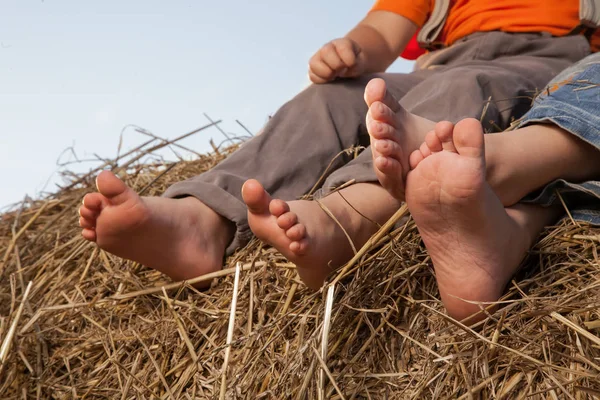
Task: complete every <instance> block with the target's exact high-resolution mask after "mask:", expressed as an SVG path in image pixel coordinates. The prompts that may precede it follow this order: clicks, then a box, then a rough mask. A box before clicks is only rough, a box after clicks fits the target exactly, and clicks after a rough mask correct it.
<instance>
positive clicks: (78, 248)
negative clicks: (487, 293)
mask: <svg viewBox="0 0 600 400" xmlns="http://www.w3.org/2000/svg"><path fill="white" fill-rule="evenodd" d="M233 149H234V148H229V149H228V150H225V151H217V152H216V153H214V154H210V155H203V156H201V157H199V158H198V159H196V160H195V161H188V162H183V161H182V162H178V163H162V162H155V161H153V162H141V161H139V160H140V159H141V157H139V155H140V153H143V151H142V147H140V148H139V149H138V151H134V152H131V153H130V154H128V157H129V158H125V159H121V160H119V161H118V162H117V161H116V160H114V161H111V162H108V163H107V165H112V166H113V167H116V166H117V164H119V165H121V168H117V169H118V170H119V171H120V175H121V177H122V178H123V179H124V180H125V181H126V183H127V184H129V185H131V186H132V187H134V188H135V189H136V190H138V191H141V190H144V191H145V192H146V194H148V195H158V194H160V193H162V191H163V190H164V189H165V188H166V187H167V186H169V185H170V184H172V183H174V182H176V181H180V180H182V179H185V178H187V177H191V176H194V175H197V174H199V173H201V172H203V171H206V170H208V169H209V168H211V167H213V166H214V165H216V164H217V163H218V162H219V161H221V160H222V159H223V158H224V157H225V156H226V155H227V154H229V153H230V152H231V151H232V150H233ZM123 167H125V168H123ZM93 177H94V174H87V175H82V176H75V175H72V176H71V183H70V184H68V185H67V186H65V187H64V188H63V189H62V190H60V191H59V192H57V193H55V194H54V195H51V196H49V197H48V198H46V199H44V200H36V201H28V202H26V203H24V204H23V205H22V206H21V207H20V208H18V209H15V210H12V211H9V212H6V213H4V214H3V215H1V216H0V257H1V258H0V296H1V301H0V338H1V339H2V342H3V344H4V346H3V349H4V352H2V349H0V357H2V358H3V359H2V360H1V361H2V364H1V370H0V393H2V398H7V399H8V398H15V399H16V398H27V397H36V398H71V397H73V398H79V397H85V398H90V399H96V398H111V399H132V398H177V399H179V398H182V399H196V398H200V399H203V398H211V399H212V398H218V397H219V392H220V385H221V382H222V380H223V379H224V380H225V385H226V388H227V389H226V393H223V394H224V395H225V396H224V397H223V398H252V399H254V398H257V399H260V398H276V399H283V398H293V399H303V398H306V399H313V398H347V399H349V398H373V399H378V398H394V399H395V398H397V399H406V398H414V399H425V398H461V399H468V398H523V397H526V396H529V397H530V398H532V399H535V398H565V399H566V398H569V399H585V398H593V397H596V396H600V379H599V377H600V376H599V374H600V337H599V333H600V266H599V259H598V250H597V246H598V243H599V242H600V230H599V229H594V228H591V227H589V226H586V225H576V224H573V223H571V222H569V221H563V222H562V223H561V224H560V225H559V226H556V227H552V228H550V229H548V230H547V232H545V233H544V235H542V237H541V240H540V241H539V243H538V244H537V246H536V247H535V248H534V249H533V250H532V251H531V252H530V257H529V258H528V260H527V261H526V262H525V264H524V265H525V268H524V269H523V271H524V272H523V273H521V276H519V278H518V279H515V280H513V281H512V282H511V283H510V285H509V288H508V290H507V293H506V295H505V297H504V298H503V299H502V301H503V302H504V304H505V307H503V308H501V309H500V310H499V311H497V312H495V313H494V314H493V315H490V316H489V318H488V319H487V320H486V321H484V322H482V323H480V324H478V325H477V326H475V327H471V328H469V327H466V326H464V325H462V324H460V323H459V322H457V321H453V320H451V319H449V318H448V317H447V316H446V315H445V314H444V311H443V307H442V304H441V303H440V301H439V299H438V292H437V288H436V284H435V280H434V278H433V269H432V266H431V263H430V260H429V257H428V255H427V253H426V251H425V248H424V247H423V245H422V243H421V240H420V238H419V235H418V232H417V230H416V227H415V225H414V224H413V222H412V221H411V220H410V219H409V220H407V222H406V223H405V224H404V225H403V226H402V227H400V228H398V229H396V230H392V231H390V232H389V233H388V234H382V235H380V236H379V237H378V239H377V240H375V241H374V243H371V245H370V246H369V247H368V249H365V250H366V251H365V252H364V254H362V255H361V256H360V257H357V259H356V262H355V263H353V264H351V265H349V267H348V268H346V269H344V270H343V271H342V272H341V273H340V274H339V275H338V276H337V277H336V278H335V279H336V281H337V283H336V285H335V291H334V293H333V300H334V301H333V303H332V304H333V305H332V307H331V309H330V310H329V311H330V312H326V301H325V298H324V297H325V291H322V292H319V293H312V292H310V291H308V290H307V289H306V288H304V286H303V285H302V284H301V283H300V282H299V281H298V278H297V277H296V274H295V271H294V266H293V265H291V264H290V263H289V262H287V261H286V260H285V258H283V257H282V256H281V254H279V253H278V252H276V251H274V250H273V249H271V248H268V247H264V246H263V245H261V244H260V243H259V242H258V241H253V242H251V243H250V244H249V245H248V246H247V247H246V248H244V249H242V250H240V251H239V252H237V253H236V254H235V255H234V256H232V257H230V258H229V259H228V260H227V264H226V265H225V267H224V270H223V271H221V272H219V273H216V274H214V276H215V279H214V282H213V285H212V287H211V289H209V290H207V291H203V292H202V291H198V290H196V289H194V288H193V287H191V286H190V285H189V284H177V283H175V284H173V283H172V282H166V281H165V277H163V276H162V275H161V274H160V273H158V272H156V271H154V270H150V269H147V268H145V267H143V266H141V265H139V264H136V263H133V262H129V261H124V260H122V259H119V258H117V257H115V256H112V255H110V254H108V253H105V252H104V251H102V250H99V249H98V248H96V247H95V245H94V244H92V243H88V242H86V241H84V240H83V239H82V238H81V237H80V229H79V228H78V226H77V207H78V205H79V203H80V201H81V198H82V197H83V195H84V194H85V193H88V192H90V191H92V190H94V189H93V185H94V182H93ZM398 216H400V214H399V215H398ZM384 233H385V232H384ZM238 263H239V265H241V274H240V281H239V290H238V291H237V307H236V312H235V318H234V325H233V331H232V332H233V335H232V339H233V340H232V342H231V345H230V346H229V348H230V357H229V360H228V363H227V368H226V370H225V371H224V370H223V364H224V357H225V353H226V348H227V347H228V346H226V343H227V333H228V327H229V315H230V308H231V302H232V298H233V277H234V271H235V266H236V265H237V264H238ZM29 282H32V284H31V289H30V291H29V293H28V295H27V296H26V299H25V301H24V294H25V292H26V289H27V285H28V283H29ZM19 310H21V312H20V315H19ZM326 314H327V316H326ZM325 325H327V326H329V327H330V328H329V333H328V335H326V345H327V346H326V351H324V352H323V351H322V349H323V347H322V346H323V343H322V337H323V329H324V326H325ZM11 326H14V327H15V329H11ZM9 344H10V345H11V346H10V348H9V347H8V345H9Z"/></svg>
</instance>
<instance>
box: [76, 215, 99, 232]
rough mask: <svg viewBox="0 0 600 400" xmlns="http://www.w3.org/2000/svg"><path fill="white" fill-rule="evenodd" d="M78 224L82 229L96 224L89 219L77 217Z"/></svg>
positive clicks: (90, 227)
mask: <svg viewBox="0 0 600 400" xmlns="http://www.w3.org/2000/svg"><path fill="white" fill-rule="evenodd" d="M79 226H80V227H82V228H83V229H92V228H94V227H95V226H96V223H95V221H93V220H89V219H87V218H83V217H80V218H79Z"/></svg>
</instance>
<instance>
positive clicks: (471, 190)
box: [406, 119, 531, 320]
mask: <svg viewBox="0 0 600 400" xmlns="http://www.w3.org/2000/svg"><path fill="white" fill-rule="evenodd" d="M484 157H485V151H484V139H483V131H482V127H481V124H480V123H479V122H478V121H477V120H474V119H468V120H464V121H461V122H459V123H458V124H457V125H456V127H453V126H452V125H451V124H450V123H439V124H438V125H437V126H436V129H435V130H434V131H432V132H431V133H429V134H428V136H427V138H426V141H425V145H424V146H423V147H421V149H420V150H416V151H415V152H414V153H413V154H411V157H410V158H411V165H412V167H413V168H414V169H413V170H412V171H411V172H410V173H409V174H408V178H407V183H406V202H407V204H408V208H409V210H410V212H411V215H412V217H413V218H414V220H415V223H416V224H417V227H418V229H419V232H420V233H421V236H422V238H423V242H424V243H425V246H426V247H427V250H428V252H429V254H430V256H431V259H432V262H433V266H434V269H435V273H436V279H437V282H438V286H439V290H440V295H441V298H442V301H443V303H444V305H445V307H446V309H447V311H448V313H449V315H451V316H452V317H454V318H456V319H459V320H462V319H465V318H467V317H470V316H472V315H473V314H476V313H478V312H479V311H480V310H481V308H480V307H481V306H483V307H484V308H485V307H486V305H485V304H483V305H481V304H473V303H469V302H483V303H485V302H494V301H497V300H498V299H499V298H500V297H501V295H502V293H503V291H504V288H505V286H506V284H507V283H508V281H509V280H510V278H511V277H512V275H513V274H514V273H515V271H516V270H517V268H518V266H519V264H520V262H521V260H522V258H523V257H524V255H525V254H526V252H527V250H528V248H529V244H530V242H531V238H530V237H528V233H527V232H526V230H525V228H524V227H523V226H522V225H521V224H519V223H518V222H517V221H515V220H514V219H513V218H512V217H511V214H509V213H507V212H506V210H505V209H504V207H503V205H502V203H501V202H500V200H499V199H498V197H497V196H496V195H495V194H494V192H493V191H492V189H491V188H490V186H489V185H488V184H487V183H486V180H485V178H486V176H485V158H484ZM464 300H467V301H464ZM482 317H483V314H480V315H478V316H477V317H476V318H474V319H481V318H482Z"/></svg>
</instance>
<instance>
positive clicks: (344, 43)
mask: <svg viewBox="0 0 600 400" xmlns="http://www.w3.org/2000/svg"><path fill="white" fill-rule="evenodd" d="M331 43H332V44H333V46H334V47H335V51H336V53H337V55H338V57H339V59H340V60H341V61H342V63H343V64H344V66H346V67H347V68H352V67H354V66H355V65H356V59H357V55H358V54H359V53H360V48H359V47H358V45H357V44H356V43H355V42H354V41H352V40H348V39H345V40H344V39H337V40H334V41H333V42H331Z"/></svg>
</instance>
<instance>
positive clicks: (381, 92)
mask: <svg viewBox="0 0 600 400" xmlns="http://www.w3.org/2000/svg"><path fill="white" fill-rule="evenodd" d="M378 101H380V102H382V103H383V104H385V105H386V106H388V107H389V108H390V109H391V110H392V111H394V112H396V111H399V110H400V109H401V107H400V104H399V103H398V100H396V98H395V97H394V96H393V95H392V94H391V93H390V92H388V90H387V87H386V84H385V81H384V80H383V79H381V78H374V79H371V80H370V81H369V83H367V86H366V87H365V103H367V106H369V107H371V105H372V104H373V103H375V102H378Z"/></svg>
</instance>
